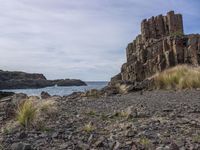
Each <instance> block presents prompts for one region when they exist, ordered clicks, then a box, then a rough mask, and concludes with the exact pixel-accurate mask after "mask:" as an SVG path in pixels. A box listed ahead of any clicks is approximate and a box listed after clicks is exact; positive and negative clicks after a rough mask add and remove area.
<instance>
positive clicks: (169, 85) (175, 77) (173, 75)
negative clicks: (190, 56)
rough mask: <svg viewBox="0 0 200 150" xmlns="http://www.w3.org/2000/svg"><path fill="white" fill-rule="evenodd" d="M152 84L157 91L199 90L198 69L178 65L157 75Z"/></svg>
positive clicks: (199, 76)
mask: <svg viewBox="0 0 200 150" xmlns="http://www.w3.org/2000/svg"><path fill="white" fill-rule="evenodd" d="M154 83H155V84H154V86H155V88H157V89H192V88H200V68H199V67H192V66H188V65H179V66H176V67H173V68H170V69H167V70H165V71H163V72H161V73H158V74H157V75H156V76H155V77H154Z"/></svg>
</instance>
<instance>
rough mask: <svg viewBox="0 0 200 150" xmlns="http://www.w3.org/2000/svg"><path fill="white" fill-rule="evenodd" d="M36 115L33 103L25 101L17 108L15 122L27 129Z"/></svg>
mask: <svg viewBox="0 0 200 150" xmlns="http://www.w3.org/2000/svg"><path fill="white" fill-rule="evenodd" d="M36 113H37V109H36V107H34V105H33V102H32V101H30V100H26V101H24V103H22V104H20V105H19V107H18V110H17V121H18V122H19V124H20V125H22V126H24V127H28V126H29V125H30V124H31V123H32V121H34V119H35V116H36Z"/></svg>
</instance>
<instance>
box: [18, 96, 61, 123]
mask: <svg viewBox="0 0 200 150" xmlns="http://www.w3.org/2000/svg"><path fill="white" fill-rule="evenodd" d="M57 111H58V110H57V103H56V101H54V100H30V99H28V100H25V101H24V102H23V103H22V104H20V105H19V106H18V110H17V116H16V119H17V121H18V123H19V124H20V125H22V126H23V127H29V126H30V125H32V126H35V127H37V126H38V125H39V124H41V123H42V122H45V119H46V118H47V119H48V118H49V117H52V116H53V115H55V114H56V113H57Z"/></svg>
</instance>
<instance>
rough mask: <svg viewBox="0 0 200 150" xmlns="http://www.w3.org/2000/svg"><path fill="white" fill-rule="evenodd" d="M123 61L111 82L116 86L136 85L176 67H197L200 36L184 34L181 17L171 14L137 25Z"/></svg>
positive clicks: (199, 59) (199, 61) (199, 57)
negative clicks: (137, 28) (134, 35)
mask: <svg viewBox="0 0 200 150" xmlns="http://www.w3.org/2000/svg"><path fill="white" fill-rule="evenodd" d="M126 57H127V62H126V63H125V64H123V65H122V67H121V72H120V73H119V74H118V75H116V76H115V77H113V78H112V79H111V82H110V85H115V84H116V83H119V82H121V83H125V82H126V83H127V82H129V83H138V82H141V81H144V80H145V79H147V78H149V77H151V76H152V75H154V74H155V73H157V72H161V71H163V70H165V69H167V68H170V67H172V66H176V65H178V64H190V65H194V66H197V65H199V64H200V35H199V34H191V35H184V30H183V19H182V15H181V14H175V13H174V11H171V12H168V13H167V15H166V16H162V15H159V16H157V17H152V18H150V19H148V20H147V19H145V20H143V21H142V23H141V34H139V35H138V36H137V37H136V39H135V40H133V42H131V43H129V44H128V46H127V48H126Z"/></svg>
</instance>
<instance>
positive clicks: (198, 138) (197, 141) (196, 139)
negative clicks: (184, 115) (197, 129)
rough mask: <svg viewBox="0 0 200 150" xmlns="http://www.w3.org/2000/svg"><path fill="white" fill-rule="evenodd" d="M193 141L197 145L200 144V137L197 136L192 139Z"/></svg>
mask: <svg viewBox="0 0 200 150" xmlns="http://www.w3.org/2000/svg"><path fill="white" fill-rule="evenodd" d="M192 141H193V142H196V143H199V142H200V135H195V136H193V137H192Z"/></svg>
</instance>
